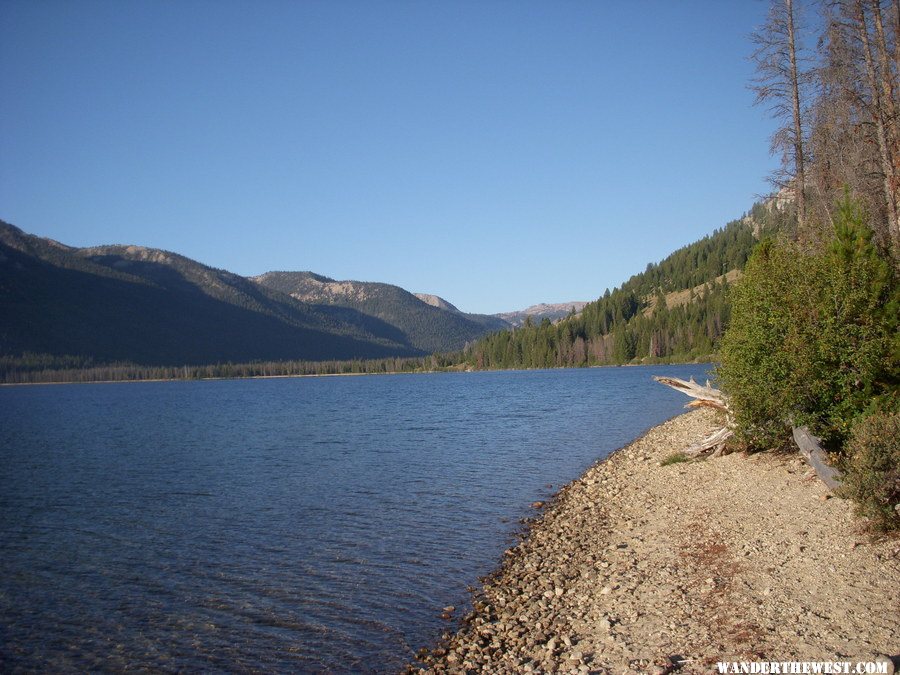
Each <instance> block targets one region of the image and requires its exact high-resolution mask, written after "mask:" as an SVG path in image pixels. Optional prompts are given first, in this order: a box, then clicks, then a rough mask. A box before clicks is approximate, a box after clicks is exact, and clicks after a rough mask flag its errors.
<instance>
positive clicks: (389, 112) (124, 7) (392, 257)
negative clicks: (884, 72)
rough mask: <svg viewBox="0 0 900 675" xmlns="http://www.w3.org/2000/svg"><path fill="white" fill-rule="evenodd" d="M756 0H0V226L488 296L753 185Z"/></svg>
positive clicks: (597, 267) (606, 256) (492, 298)
mask: <svg viewBox="0 0 900 675" xmlns="http://www.w3.org/2000/svg"><path fill="white" fill-rule="evenodd" d="M765 11H766V3H763V2H757V1H755V0H728V1H724V2H723V1H718V0H710V1H708V2H699V1H694V2H691V1H687V0H685V1H683V2H682V1H675V0H660V1H658V2H656V1H654V2H649V1H648V2H641V1H628V2H606V1H594V2H566V1H560V2H557V1H553V2H550V1H547V2H512V1H498V2H492V1H487V0H486V1H479V2H458V1H454V2H449V1H448V2H436V1H430V0H422V1H417V2H406V1H403V0H389V1H388V0H385V1H383V2H378V1H375V0H368V1H366V2H353V1H349V0H337V1H334V2H332V1H306V2H298V1H295V2H278V1H274V0H264V1H260V2H250V1H247V2H232V1H228V0H223V1H213V0H186V1H183V2H182V1H178V2H176V1H174V0H156V1H153V2H141V1H138V0H126V1H120V0H115V1H112V2H98V1H94V0H80V1H79V2H68V1H62V0H55V1H54V0H45V1H42V2H32V1H30V0H29V1H19V0H4V2H2V3H0V91H2V98H3V105H2V106H0V218H2V219H4V220H6V221H8V222H11V223H13V224H14V225H17V226H19V227H21V228H22V229H24V230H26V231H28V232H31V233H34V234H38V235H41V236H47V237H51V238H54V239H57V240H59V241H62V242H64V243H67V244H70V245H75V246H86V245H95V244H104V243H130V244H131V243H133V244H141V245H145V246H152V247H158V248H164V249H168V250H172V251H176V252H179V253H182V254H184V255H187V256H189V257H191V258H195V259H197V260H199V261H201V262H203V263H206V264H209V265H213V266H215V267H222V268H225V269H228V270H231V271H234V272H237V273H239V274H245V275H252V274H260V273H262V272H264V271H267V270H312V271H315V272H318V273H320V274H325V275H327V276H330V277H334V278H339V279H359V280H366V281H385V282H389V283H394V284H398V285H400V286H403V287H404V288H407V289H409V290H411V291H416V292H428V293H435V294H438V295H440V296H442V297H444V298H446V299H447V300H449V301H451V302H453V303H454V304H456V305H457V306H458V307H460V308H461V309H464V310H466V311H473V312H491V313H492V312H500V311H506V310H512V309H520V308H523V307H525V306H527V305H530V304H533V303H537V302H562V301H568V300H591V299H594V298H596V297H598V296H599V295H600V294H602V293H603V290H604V289H605V288H607V287H612V286H615V285H618V284H620V283H621V282H622V281H624V280H625V279H627V278H628V277H629V276H630V275H631V274H634V273H636V272H639V271H641V270H643V269H644V267H645V266H646V264H647V263H648V262H650V261H656V260H659V259H661V258H662V257H664V256H665V255H667V254H668V253H670V252H671V251H673V250H674V249H676V248H678V247H680V246H683V245H685V244H687V243H690V242H691V241H694V240H696V239H698V238H699V237H702V236H703V235H705V234H708V233H710V232H711V231H712V230H713V229H715V228H717V227H721V226H722V225H724V224H725V223H726V222H727V221H729V220H732V219H734V218H736V217H740V215H741V214H742V213H743V212H744V211H745V210H747V209H749V207H750V206H751V204H752V202H753V201H754V199H755V198H756V196H757V195H760V194H763V193H765V192H767V191H768V189H769V188H768V186H767V184H766V181H765V176H766V175H767V174H768V173H769V171H770V170H771V169H772V168H773V167H774V165H775V161H776V160H775V159H774V158H772V157H770V156H769V154H768V136H769V134H770V133H771V131H772V128H773V126H774V123H773V122H772V121H771V120H769V119H768V118H767V116H766V112H765V110H763V109H761V108H758V107H752V102H753V95H752V92H750V91H749V90H748V89H747V82H748V80H749V78H750V77H751V75H752V65H751V64H750V62H749V61H748V59H747V57H748V55H749V53H750V51H751V46H750V42H749V39H748V35H749V34H750V32H751V31H752V30H753V29H754V28H755V27H756V26H757V25H759V24H760V23H762V21H763V18H764V14H765Z"/></svg>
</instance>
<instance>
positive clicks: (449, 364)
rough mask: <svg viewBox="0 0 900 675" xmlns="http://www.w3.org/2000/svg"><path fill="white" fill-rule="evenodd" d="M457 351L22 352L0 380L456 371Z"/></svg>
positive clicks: (6, 359) (1, 366)
mask: <svg viewBox="0 0 900 675" xmlns="http://www.w3.org/2000/svg"><path fill="white" fill-rule="evenodd" d="M459 362H460V356H459V355H458V354H449V355H441V354H435V355H432V356H424V357H415V358H400V357H397V358H387V359H354V360H348V361H254V362H252V363H215V364H208V365H201V366H188V365H183V366H142V365H137V364H133V363H98V362H95V361H94V360H93V359H91V358H85V357H77V356H52V355H48V354H24V355H22V356H18V357H12V356H0V382H2V383H3V384H49V383H59V382H137V381H141V380H202V379H222V378H225V379H227V378H243V377H297V376H301V375H363V374H367V375H374V374H386V373H419V372H434V371H441V370H456V369H458V367H457V364H458V363H459Z"/></svg>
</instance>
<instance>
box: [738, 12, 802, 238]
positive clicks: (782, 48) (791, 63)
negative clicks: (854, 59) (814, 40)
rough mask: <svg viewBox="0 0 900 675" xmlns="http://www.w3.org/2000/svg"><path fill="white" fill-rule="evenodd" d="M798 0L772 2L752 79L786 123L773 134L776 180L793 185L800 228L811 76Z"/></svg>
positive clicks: (760, 99) (759, 97) (759, 96)
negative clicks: (800, 35) (804, 64)
mask: <svg viewBox="0 0 900 675" xmlns="http://www.w3.org/2000/svg"><path fill="white" fill-rule="evenodd" d="M795 9H796V8H795V6H794V0H773V3H772V6H771V8H770V10H769V15H768V18H767V20H766V23H765V24H764V25H763V26H762V27H761V28H760V29H758V30H757V31H756V32H754V34H753V36H752V39H753V42H754V44H755V45H756V49H755V50H754V52H753V60H754V61H755V62H756V72H757V76H756V78H754V80H753V85H752V87H753V90H754V91H756V102H757V103H758V104H759V103H767V104H769V110H770V111H771V113H772V115H773V116H774V117H775V118H777V119H780V120H782V121H783V122H784V124H783V125H782V126H781V127H780V128H779V129H778V130H777V131H776V132H775V134H774V135H773V136H772V152H773V154H775V153H781V157H782V168H781V170H780V171H779V172H777V173H776V174H775V175H774V176H773V181H774V182H775V184H776V185H779V186H780V187H788V186H792V187H793V190H794V195H795V199H796V203H797V220H798V222H799V225H800V228H801V230H802V228H803V227H804V226H805V224H806V195H805V190H806V166H805V165H806V159H805V157H804V151H805V141H804V131H805V128H806V124H805V115H804V109H803V104H804V96H803V89H804V85H805V84H806V83H807V82H808V79H809V75H808V73H806V72H804V71H803V69H802V68H801V66H800V58H799V54H800V49H799V48H798V40H797V29H796V21H795Z"/></svg>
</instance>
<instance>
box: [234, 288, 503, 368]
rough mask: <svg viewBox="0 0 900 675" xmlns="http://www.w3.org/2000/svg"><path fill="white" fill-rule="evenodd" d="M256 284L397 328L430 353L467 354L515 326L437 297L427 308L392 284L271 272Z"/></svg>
mask: <svg viewBox="0 0 900 675" xmlns="http://www.w3.org/2000/svg"><path fill="white" fill-rule="evenodd" d="M252 281H255V282H256V283H258V284H260V285H261V286H264V287H266V288H270V289H273V290H276V291H279V292H281V293H284V294H287V295H289V296H290V297H292V298H294V299H296V300H300V301H301V302H306V303H310V304H314V305H317V306H329V307H335V308H347V309H351V310H354V311H356V312H359V313H360V314H362V315H364V316H367V317H371V318H372V319H374V320H377V321H379V322H382V323H384V324H387V325H390V326H393V327H394V328H395V329H396V330H397V331H399V334H401V335H403V337H404V339H405V340H406V341H407V342H408V344H409V345H410V346H411V347H413V348H414V349H417V350H420V351H423V352H427V353H432V352H447V351H455V350H458V349H462V348H463V347H464V346H465V344H466V343H467V342H470V341H472V340H475V339H477V338H479V337H481V336H482V335H484V334H485V333H487V332H489V331H492V330H500V329H502V328H507V327H508V326H509V324H507V323H506V322H504V321H502V320H499V319H497V318H496V317H490V316H484V315H478V314H463V313H462V312H460V311H459V310H458V309H456V307H454V306H453V305H451V304H450V303H449V302H447V301H446V300H441V299H440V298H437V296H427V297H429V298H434V299H435V300H436V301H440V302H439V303H431V302H425V301H424V300H422V299H421V298H419V297H417V296H416V295H414V294H413V293H410V292H409V291H406V290H404V289H402V288H400V287H399V286H393V285H391V284H384V283H376V282H365V281H337V280H335V279H330V278H328V277H324V276H321V275H319V274H314V273H312V272H266V273H265V274H261V275H259V276H257V277H253V278H252ZM443 305H445V306H446V307H445V306H443Z"/></svg>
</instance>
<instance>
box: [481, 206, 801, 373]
mask: <svg viewBox="0 0 900 675" xmlns="http://www.w3.org/2000/svg"><path fill="white" fill-rule="evenodd" d="M790 227H791V223H790V222H789V217H788V216H787V215H786V213H785V212H784V211H782V210H780V209H779V207H778V203H777V201H776V200H774V199H771V200H768V201H766V202H763V203H758V204H755V205H754V206H753V208H752V209H751V211H750V213H748V214H746V215H745V216H744V217H743V218H741V219H739V220H734V221H732V222H730V223H728V224H727V225H726V226H725V227H723V228H721V229H718V230H716V231H715V232H713V234H711V235H709V236H706V237H703V238H702V239H700V240H699V241H696V242H694V243H693V244H690V245H688V246H684V247H683V248H681V249H679V250H677V251H675V252H674V253H672V254H671V255H669V256H667V257H666V258H665V259H664V260H662V261H660V262H659V263H650V264H649V265H647V268H646V269H645V270H644V271H643V272H641V273H639V274H635V275H634V276H632V277H631V278H630V279H628V280H627V281H626V282H625V283H624V284H622V286H621V287H619V288H615V289H613V290H612V291H609V290H607V291H606V292H605V293H604V295H603V296H602V297H601V298H599V299H598V300H595V301H594V302H591V303H588V304H587V305H585V306H584V308H583V309H582V311H581V312H580V313H579V314H577V315H575V316H572V317H570V318H567V319H564V320H562V321H560V322H558V323H555V324H554V323H553V322H551V321H550V320H549V319H544V320H543V321H542V322H541V323H540V324H536V325H532V326H527V325H526V326H523V327H521V328H518V329H516V330H514V331H501V332H499V333H496V334H494V335H490V336H488V337H486V338H484V339H482V340H479V341H478V342H477V343H475V344H474V345H471V346H470V347H469V348H468V349H467V350H466V356H465V358H466V362H467V364H468V366H469V367H473V368H552V367H560V366H584V365H605V364H620V363H629V362H639V361H653V360H693V359H699V358H708V357H709V356H710V355H711V354H712V352H713V350H714V345H715V343H716V341H717V340H718V338H719V337H720V336H721V335H722V333H723V332H724V330H725V326H726V325H727V323H728V319H729V316H730V306H729V304H728V299H727V289H728V285H729V283H730V282H731V281H733V280H734V279H736V278H737V275H738V273H739V271H740V270H741V269H743V267H744V265H745V264H746V262H747V259H748V258H749V256H750V253H751V251H752V250H753V247H754V246H755V245H756V242H757V241H758V239H759V238H760V237H765V236H767V235H769V234H773V233H777V232H781V231H786V230H789V228H790Z"/></svg>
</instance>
